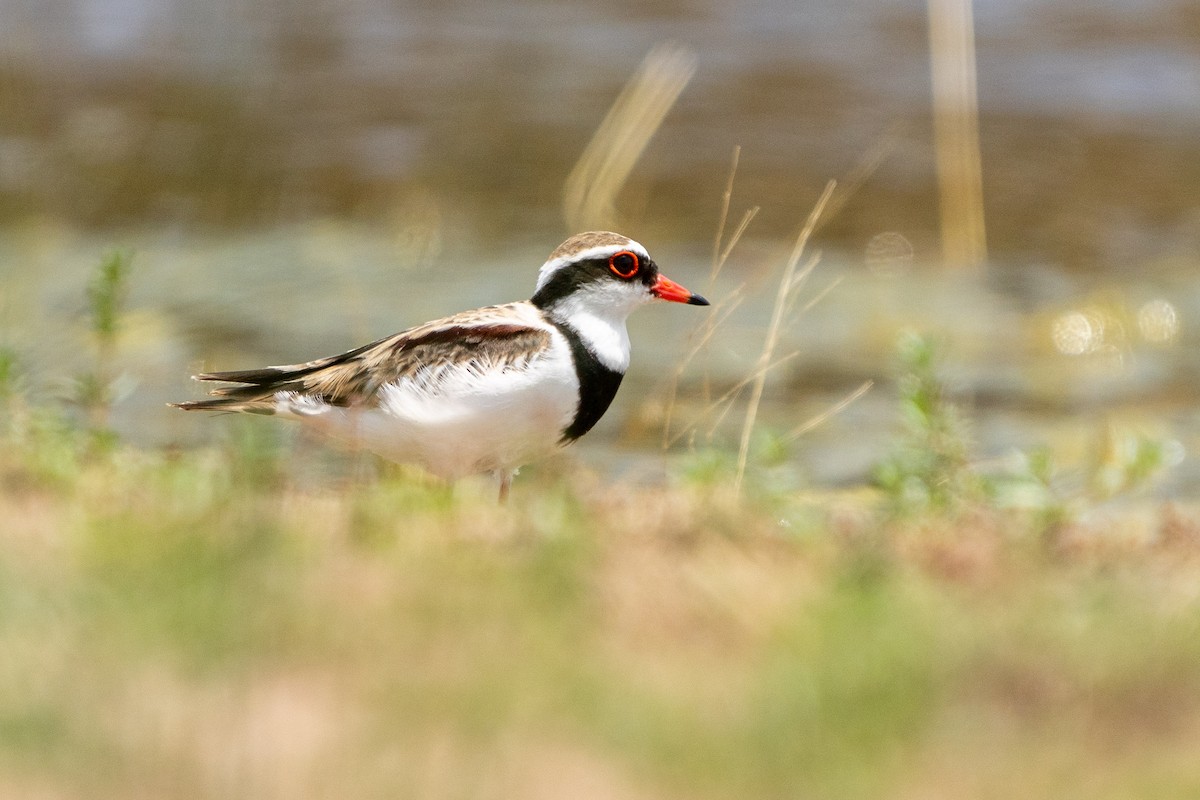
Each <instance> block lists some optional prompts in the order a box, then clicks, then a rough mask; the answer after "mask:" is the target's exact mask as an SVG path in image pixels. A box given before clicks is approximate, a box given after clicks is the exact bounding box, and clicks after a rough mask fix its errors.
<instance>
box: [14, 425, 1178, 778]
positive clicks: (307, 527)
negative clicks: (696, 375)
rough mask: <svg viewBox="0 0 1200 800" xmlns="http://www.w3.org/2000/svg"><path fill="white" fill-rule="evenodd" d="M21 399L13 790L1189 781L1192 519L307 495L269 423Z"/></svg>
mask: <svg viewBox="0 0 1200 800" xmlns="http://www.w3.org/2000/svg"><path fill="white" fill-rule="evenodd" d="M8 412H9V413H8V421H9V429H8V431H7V432H6V438H5V442H6V447H5V449H4V451H3V453H2V454H0V532H2V533H0V796H3V797H13V798H25V797H38V798H42V797H52V798H84V797H97V796H112V797H117V796H120V797H143V796H146V797H189V798H192V797H212V798H228V797H256V798H257V797H280V798H283V797H286V798H306V797H431V798H432V797H436V798H459V797H461V798H467V797H472V798H480V797H482V798H509V797H522V798H559V797H578V798H587V797H594V798H627V797H629V798H646V797H704V798H742V797H756V798H774V797H779V798H783V797H789V798H790V797H822V798H863V797H922V798H924V797H956V798H963V797H980V798H985V797H1000V796H1004V797H1055V798H1064V797H1066V798H1069V797H1089V798H1128V797H1135V796H1136V797H1151V796H1153V797H1179V798H1184V797H1189V798H1190V797H1196V796H1198V794H1200V766H1198V762H1197V760H1196V757H1195V756H1196V753H1197V752H1200V593H1198V592H1197V590H1196V587H1197V586H1200V526H1197V524H1196V523H1195V522H1193V521H1190V520H1189V519H1188V517H1187V514H1186V513H1185V512H1183V511H1180V510H1177V509H1166V510H1162V511H1160V510H1154V511H1153V513H1150V514H1148V515H1144V516H1142V517H1139V518H1132V517H1131V518H1122V519H1113V518H1109V519H1101V520H1098V521H1095V522H1092V523H1083V522H1076V523H1070V524H1061V525H1057V526H1055V527H1052V528H1044V527H1042V524H1041V523H1040V522H1039V521H1037V520H1036V519H1034V518H1033V516H1031V515H1021V514H1016V513H1006V512H1000V511H995V510H989V509H988V508H987V507H984V506H980V505H971V506H970V507H967V508H961V509H958V510H955V511H953V512H946V513H941V512H935V511H929V512H927V513H924V514H921V515H917V516H916V517H913V516H908V517H903V518H898V517H895V516H889V515H887V514H886V513H884V512H883V511H882V510H879V509H877V508H876V505H878V504H877V502H876V501H875V500H873V499H871V498H869V497H868V498H865V499H864V498H862V497H860V496H856V495H844V496H831V497H820V498H809V499H797V497H796V496H794V495H793V496H792V497H790V498H789V499H787V500H786V501H781V500H780V499H779V498H775V499H771V498H765V497H760V498H759V499H751V500H746V501H742V502H740V503H739V502H736V501H734V500H733V499H732V498H731V497H730V495H729V493H728V490H727V489H726V488H725V484H727V483H728V481H727V480H725V481H721V480H712V481H707V482H700V483H692V484H688V483H686V482H681V483H679V484H678V485H675V486H671V487H665V488H664V487H645V486H639V485H632V484H617V485H608V486H603V485H598V484H596V483H595V482H594V481H592V480H589V479H588V478H586V477H584V476H574V475H571V474H568V475H566V476H565V477H564V476H553V477H552V476H548V475H544V474H537V473H535V474H534V475H531V476H526V479H525V481H524V482H523V483H522V485H521V486H520V487H519V490H518V491H517V492H516V494H515V496H514V502H513V503H512V504H511V505H510V506H509V507H498V506H496V504H495V502H494V499H493V498H492V494H491V491H490V488H491V487H490V486H489V487H488V488H487V489H486V490H485V489H483V488H480V489H479V490H478V491H476V490H475V489H474V488H472V487H471V486H465V487H461V486H460V487H459V488H458V489H457V490H450V489H447V488H445V487H440V486H429V485H424V484H422V483H421V482H420V481H414V480H413V479H411V477H406V476H404V475H402V474H391V473H388V474H384V475H383V476H381V477H379V478H377V479H372V480H369V481H361V480H360V481H355V482H348V483H347V482H337V481H331V480H317V481H313V480H311V478H310V479H307V480H306V479H301V478H298V477H297V474H298V473H297V469H296V466H295V459H294V457H293V456H292V455H290V454H288V453H287V452H286V451H283V452H281V451H280V450H279V449H278V448H277V447H274V446H272V445H271V444H270V442H266V443H264V442H263V440H262V436H261V435H260V434H261V431H262V430H265V429H264V428H262V427H259V426H257V425H256V424H255V423H258V422H259V421H257V420H251V421H247V426H242V427H235V428H232V429H231V431H232V433H231V436H230V439H229V445H228V446H227V447H224V448H220V449H215V450H210V451H201V452H195V453H187V454H169V453H168V454H156V453H148V452H144V451H135V450H127V449H124V448H122V447H121V446H111V447H107V448H104V449H102V450H99V451H95V450H89V448H88V446H87V445H86V442H85V443H83V444H80V442H79V437H78V436H73V435H72V434H70V433H69V432H67V431H66V428H65V427H64V426H62V425H59V426H56V425H54V424H50V423H49V422H47V420H48V419H49V417H48V416H46V415H41V414H40V413H38V412H36V411H35V410H31V409H29V408H25V407H16V408H15V409H14V408H10V409H8ZM37 419H41V420H42V421H41V422H39V423H38V424H36V425H35V424H33V423H34V421H35V420H37ZM267 424H268V425H269V421H268V423H267ZM750 496H751V497H753V496H754V494H753V492H751V493H750ZM880 508H882V506H880Z"/></svg>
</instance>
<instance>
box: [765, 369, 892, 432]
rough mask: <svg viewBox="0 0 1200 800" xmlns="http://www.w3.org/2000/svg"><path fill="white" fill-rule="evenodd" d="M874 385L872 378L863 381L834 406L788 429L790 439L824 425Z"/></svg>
mask: <svg viewBox="0 0 1200 800" xmlns="http://www.w3.org/2000/svg"><path fill="white" fill-rule="evenodd" d="M874 385H875V381H871V380H868V381H863V383H862V385H861V386H859V387H858V388H857V389H855V390H854V391H853V392H851V393H850V394H848V395H846V396H845V397H843V398H842V399H841V400H839V401H837V402H836V403H834V404H833V405H832V406H830V407H829V408H827V409H825V410H824V411H822V412H821V413H820V414H817V415H816V416H814V417H810V418H809V419H808V421H807V422H803V423H801V424H799V425H797V426H796V427H795V428H792V429H791V430H790V431H788V433H787V439H788V441H792V440H795V439H799V438H800V437H801V436H803V435H804V434H806V433H808V432H809V431H811V430H813V429H814V428H819V427H820V426H822V425H824V424H825V423H826V422H827V421H829V420H830V419H832V418H833V417H835V416H837V415H838V414H840V413H842V411H844V410H845V409H846V408H848V407H849V406H850V404H852V403H853V402H854V401H856V400H858V399H859V398H860V397H862V396H863V395H865V394H866V393H867V392H869V391H871V387H872V386H874Z"/></svg>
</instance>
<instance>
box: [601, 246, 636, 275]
mask: <svg viewBox="0 0 1200 800" xmlns="http://www.w3.org/2000/svg"><path fill="white" fill-rule="evenodd" d="M641 266H642V260H641V259H640V258H638V256H637V253H631V252H629V251H628V250H622V251H621V252H619V253H613V254H612V256H611V257H609V259H608V268H609V269H610V270H611V271H612V274H613V275H616V276H617V277H618V278H624V279H625V280H629V279H630V278H632V277H633V276H634V275H637V274H638V270H639V269H641Z"/></svg>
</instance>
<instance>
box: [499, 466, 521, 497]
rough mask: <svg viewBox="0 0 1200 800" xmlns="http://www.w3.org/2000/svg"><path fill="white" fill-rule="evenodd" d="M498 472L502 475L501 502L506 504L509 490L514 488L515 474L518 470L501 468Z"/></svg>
mask: <svg viewBox="0 0 1200 800" xmlns="http://www.w3.org/2000/svg"><path fill="white" fill-rule="evenodd" d="M497 472H498V474H499V475H500V503H501V504H504V503H507V502H508V490H509V489H510V488H512V479H513V475H516V474H517V472H516V470H512V469H501V470H497Z"/></svg>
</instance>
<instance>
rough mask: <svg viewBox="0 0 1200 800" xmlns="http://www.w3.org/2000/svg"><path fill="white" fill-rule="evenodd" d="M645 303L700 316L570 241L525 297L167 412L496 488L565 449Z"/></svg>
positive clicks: (241, 381)
mask: <svg viewBox="0 0 1200 800" xmlns="http://www.w3.org/2000/svg"><path fill="white" fill-rule="evenodd" d="M654 300H666V301H670V302H674V303H686V304H689V305H694V306H707V305H709V302H708V300H706V299H705V298H704V297H702V296H700V295H698V294H695V293H693V292H691V291H689V290H688V289H685V288H684V287H683V286H681V285H680V284H678V283H675V282H674V281H672V280H670V279H669V278H667V277H666V276H664V275H663V274H662V273H661V272H659V269H658V265H657V264H656V263H655V262H654V260H653V259H651V258H650V255H649V253H648V252H647V251H646V248H645V247H643V246H642V245H641V244H639V243H638V242H636V241H634V240H633V239H630V238H629V237H627V236H623V235H621V234H619V233H613V232H612V231H589V232H587V233H580V234H576V235H574V236H571V237H570V238H568V239H567V240H566V241H564V242H563V243H562V244H560V245H559V246H558V247H557V248H555V249H554V251H553V252H551V253H550V256H549V258H548V259H547V260H546V262H545V263H544V264H542V267H541V270H540V271H539V272H538V278H537V283H536V285H535V287H534V292H533V296H532V297H530V299H528V300H523V301H519V302H513V303H507V304H503V305H493V306H486V307H483V308H478V309H474V310H472V311H464V312H461V313H458V314H453V315H451V316H448V317H445V318H443V319H438V320H434V321H432V322H427V323H425V324H423V325H417V326H416V327H412V328H408V329H406V330H403V331H400V332H399V333H395V334H393V335H391V336H387V337H385V338H383V339H379V340H377V341H374V342H371V343H370V344H365V345H362V346H361V347H356V348H354V349H353V350H348V351H346V352H344V353H341V354H339V355H335V356H329V357H327V358H320V359H317V360H315V361H308V362H305V363H302V364H289V365H285V366H273V367H264V368H261V369H250V370H240V371H235V372H204V373H201V374H199V375H194V376H193V379H194V380H197V381H215V382H221V383H226V384H235V385H231V386H222V387H220V388H216V389H213V390H212V391H210V392H209V394H210V398H209V399H204V400H193V401H186V402H180V403H170V404H169V405H171V406H173V407H175V408H180V409H183V410H185V411H233V412H245V413H252V414H267V415H275V416H279V417H282V418H286V419H291V420H297V421H299V422H300V423H302V424H303V425H305V426H306V427H308V428H310V429H312V430H315V431H317V432H319V433H321V434H323V435H325V436H326V437H329V438H332V439H334V440H338V441H340V442H342V443H344V444H347V445H349V446H351V447H354V448H363V449H367V450H370V451H372V452H374V453H377V454H378V455H380V456H382V457H383V458H385V459H388V460H390V461H395V462H398V463H409V464H417V465H419V466H421V467H423V468H424V469H425V470H426V471H427V472H429V473H431V474H432V475H434V476H436V477H439V478H442V479H445V480H447V481H454V480H457V479H459V478H462V477H465V476H467V475H471V474H479V473H489V472H490V473H493V474H494V475H496V476H497V477H498V478H499V499H500V501H501V502H504V501H505V500H506V499H507V498H508V495H509V491H510V487H511V484H512V479H513V476H514V475H515V474H516V471H517V470H518V468H520V467H521V466H523V465H525V464H528V463H529V462H531V461H534V460H536V459H538V458H541V457H544V456H547V455H549V454H551V453H553V452H555V451H556V450H558V449H560V448H561V447H564V446H566V445H569V444H571V443H572V442H574V441H576V440H577V439H579V438H580V437H581V436H583V435H584V434H586V433H587V432H588V431H590V430H591V429H592V427H593V426H594V425H595V424H596V423H597V422H598V421H599V420H600V418H601V417H602V416H603V415H604V413H605V411H607V410H608V408H609V406H610V404H611V403H612V401H613V398H614V397H615V396H616V393H617V389H618V388H619V387H620V385H621V380H622V378H623V377H624V376H625V372H626V370H627V369H628V367H629V359H630V342H629V333H628V331H627V329H626V324H625V323H626V319H627V318H628V316H629V315H630V313H632V312H633V311H634V310H635V309H637V308H638V307H640V306H642V305H645V304H647V303H650V302H652V301H654Z"/></svg>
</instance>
